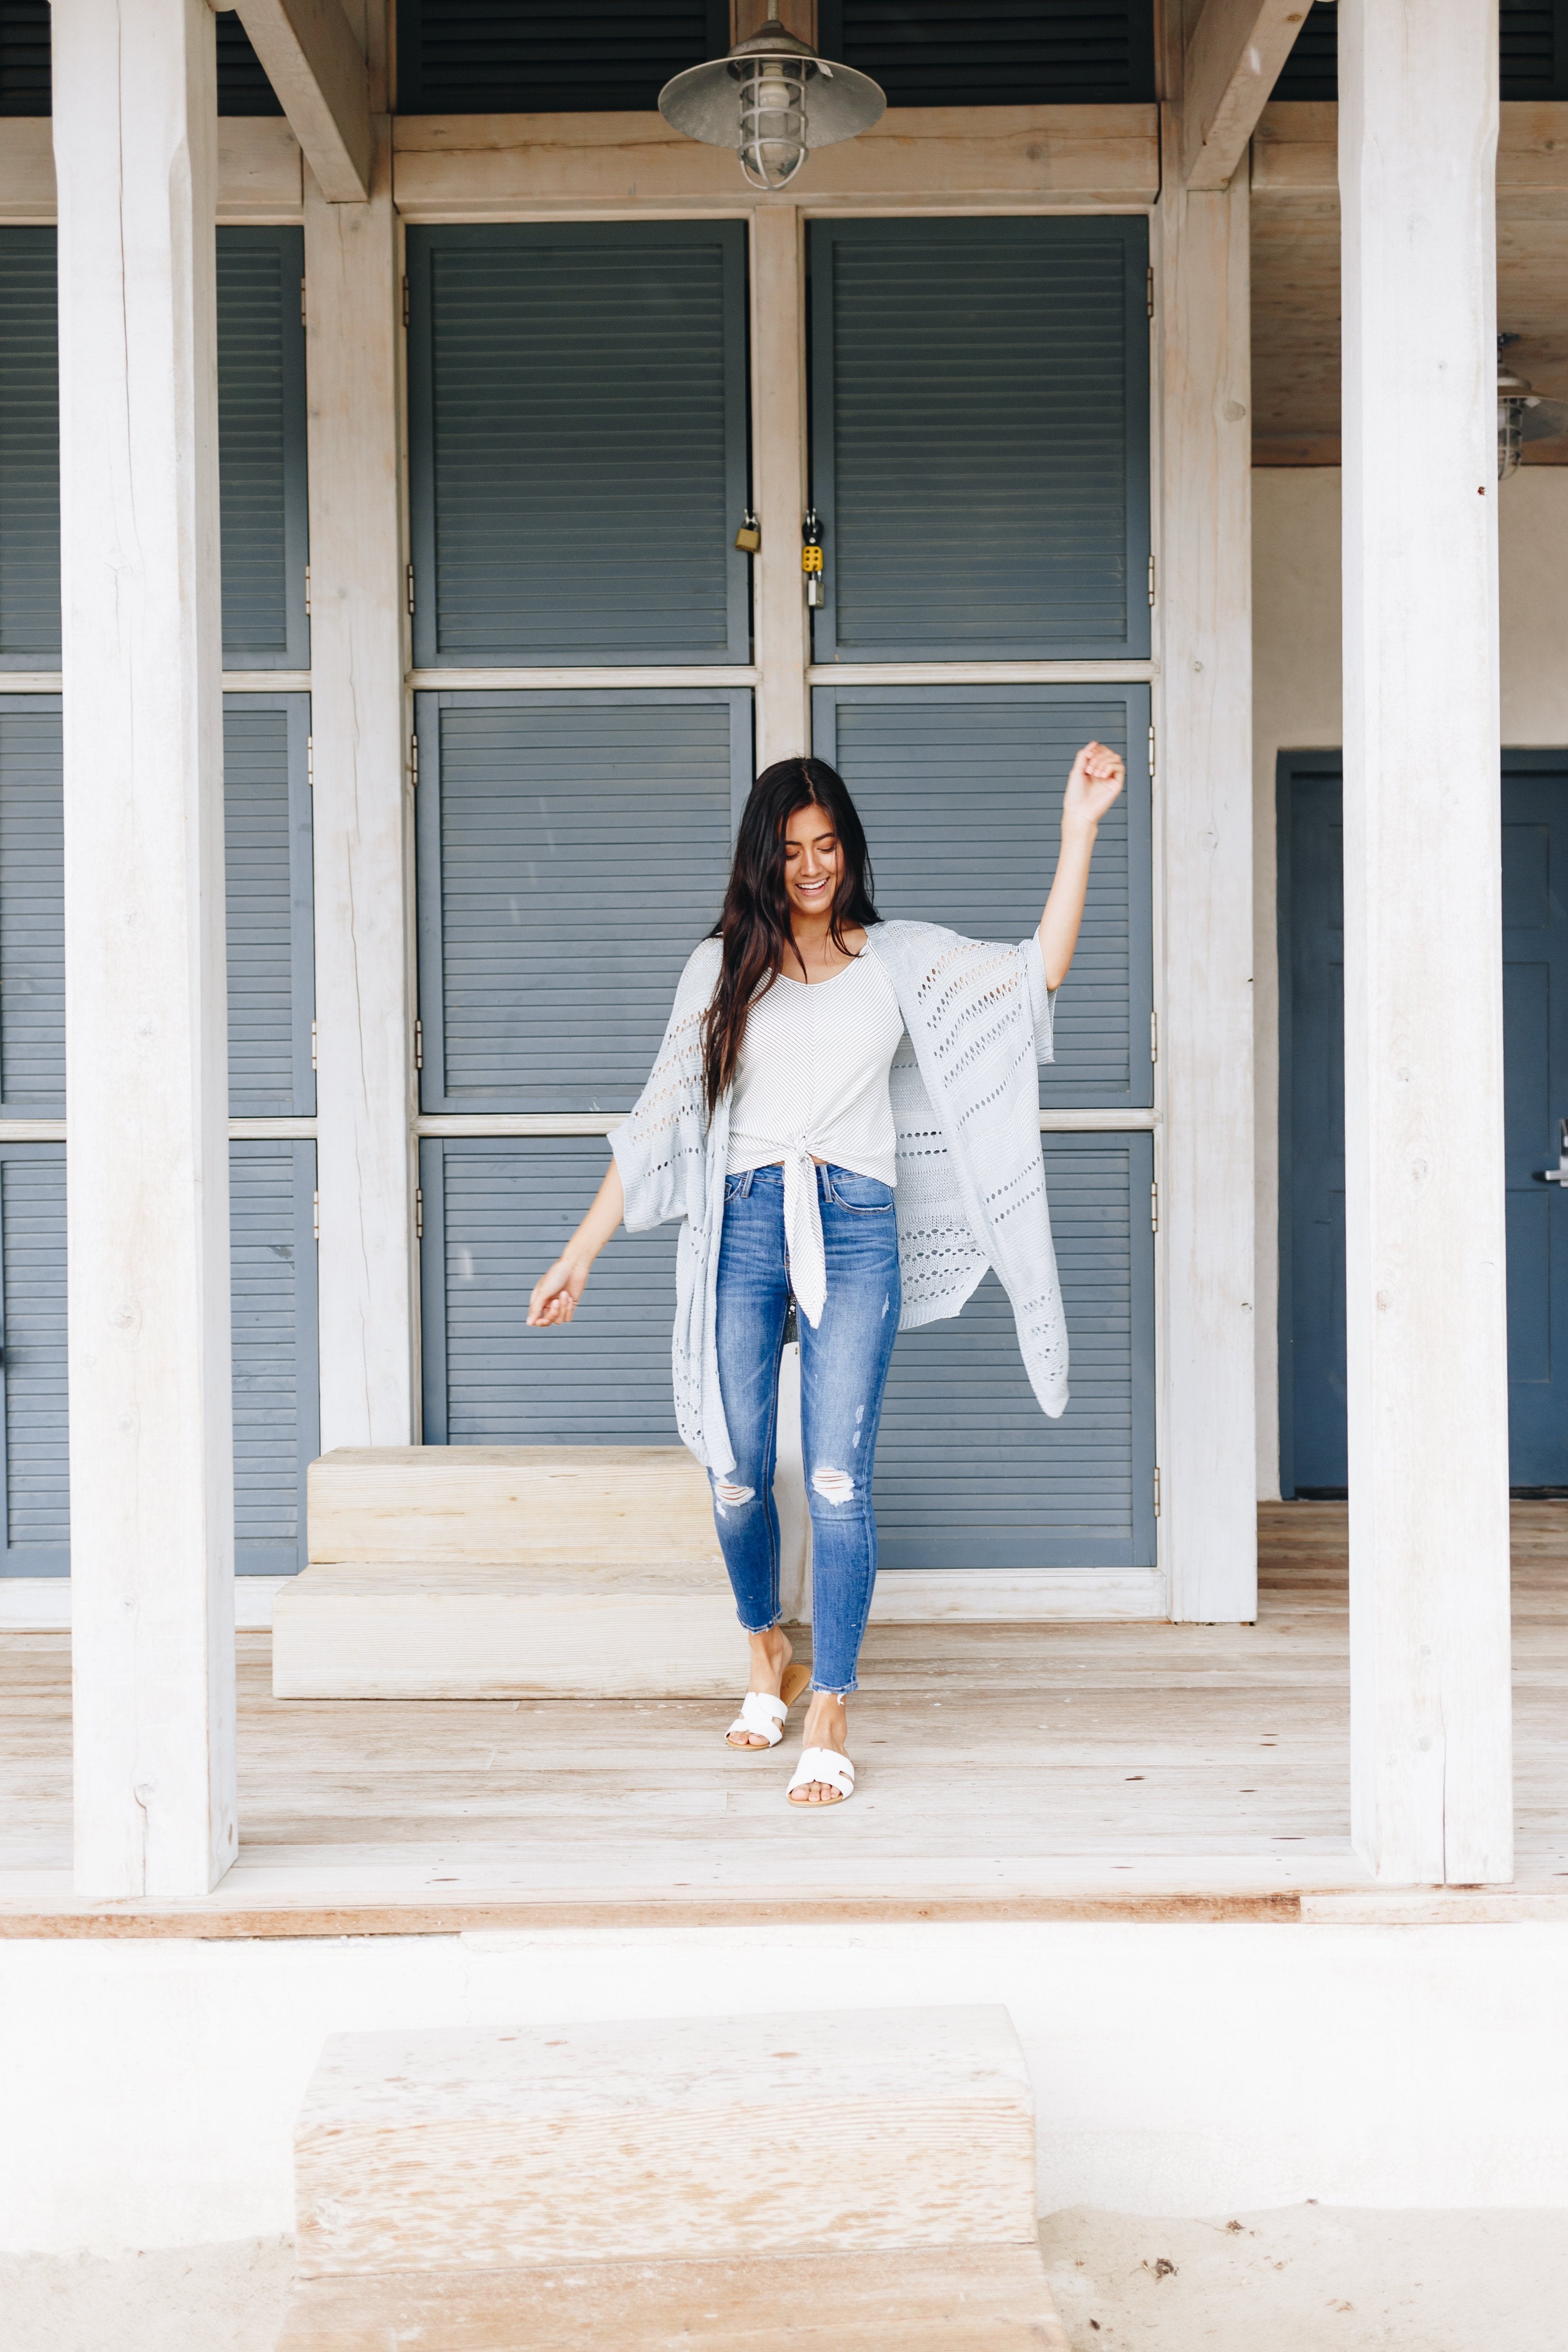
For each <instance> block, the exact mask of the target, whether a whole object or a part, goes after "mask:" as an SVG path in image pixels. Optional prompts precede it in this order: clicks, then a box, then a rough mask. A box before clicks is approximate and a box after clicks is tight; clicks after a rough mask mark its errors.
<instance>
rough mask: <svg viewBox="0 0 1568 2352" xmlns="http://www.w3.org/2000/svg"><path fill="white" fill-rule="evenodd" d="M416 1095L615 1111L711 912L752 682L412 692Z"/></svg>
mask: <svg viewBox="0 0 1568 2352" xmlns="http://www.w3.org/2000/svg"><path fill="white" fill-rule="evenodd" d="M416 726H417V730H418V735H419V806H418V839H419V877H418V889H419V1003H420V1020H421V1024H422V1026H423V1032H424V1048H425V1050H424V1072H423V1076H422V1093H421V1097H420V1099H421V1105H422V1108H424V1109H425V1110H426V1111H535V1112H549V1111H556V1112H561V1111H610V1110H627V1109H629V1108H631V1105H632V1104H633V1103H634V1102H635V1101H636V1099H637V1096H638V1094H639V1093H640V1092H641V1090H642V1087H643V1083H644V1081H645V1079H646V1078H647V1073H648V1070H649V1068H650V1067H651V1066H652V1063H653V1058H654V1055H655V1053H656V1052H657V1051H658V1043H659V1039H660V1037H661V1036H662V1034H663V1032H664V1024H665V1021H666V1019H667V1018H668V1012H669V1006H670V1003H671V1000H672V999H673V997H674V993H675V983H676V981H677V980H678V978H679V974H680V971H681V968H682V966H683V965H684V963H685V961H686V959H687V957H688V956H689V954H690V952H691V950H692V949H693V948H694V947H695V946H696V944H697V942H698V940H700V938H701V937H702V936H703V934H704V933H705V932H706V931H708V930H710V929H711V928H712V925H713V924H714V922H715V921H716V920H717V919H718V914H719V909H720V907H721V903H722V900H723V895H724V883H725V878H726V876H727V874H728V871H729V864H730V842H731V824H732V823H733V821H734V817H735V814H736V812H737V810H738V808H739V805H740V803H741V802H742V800H743V798H744V795H745V793H746V792H747V791H748V789H749V787H750V782H751V772H752V746H751V698H750V696H749V694H747V693H745V692H743V691H742V690H740V689H731V688H721V687H708V688H699V687H692V688H671V689H662V688H661V689H649V690H647V691H637V692H627V693H604V694H600V693H559V694H558V693H554V692H533V691H531V690H530V691H525V692H514V693H503V692H495V693H489V694H480V693H474V694H469V693H456V692H454V693H441V694H435V693H431V694H422V695H420V696H419V697H418V698H417V699H416Z"/></svg>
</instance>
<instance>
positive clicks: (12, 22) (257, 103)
mask: <svg viewBox="0 0 1568 2352" xmlns="http://www.w3.org/2000/svg"><path fill="white" fill-rule="evenodd" d="M49 47H50V44H49V0H0V117H3V116H5V115H8V114H10V115H16V114H47V113H48V112H49V110H50V97H51V93H50V89H49ZM217 110H218V112H219V113H220V114H281V113H282V111H283V109H282V107H281V106H280V105H279V101H278V99H277V96H276V94H275V92H274V90H273V88H272V85H271V83H270V82H269V81H268V79H267V76H266V74H265V73H264V72H263V71H262V68H261V60H260V59H259V58H258V56H257V54H256V51H255V50H254V49H253V48H252V47H251V46H250V37H249V35H248V34H247V32H246V29H245V27H244V26H243V25H242V24H241V23H240V21H239V19H238V17H237V16H233V15H226V16H220V17H219V18H218V20H217Z"/></svg>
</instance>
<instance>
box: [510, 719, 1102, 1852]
mask: <svg viewBox="0 0 1568 2352" xmlns="http://www.w3.org/2000/svg"><path fill="white" fill-rule="evenodd" d="M1123 775H1124V770H1123V766H1122V762H1121V759H1120V758H1119V756H1118V755H1117V753H1116V752H1114V751H1108V750H1107V749H1106V748H1105V747H1104V746H1103V745H1102V744H1100V743H1086V744H1085V746H1084V748H1083V750H1082V751H1080V752H1079V755H1078V757H1077V759H1076V760H1075V761H1073V765H1072V772H1071V774H1070V776H1069V777H1068V785H1067V792H1066V795H1065V798H1064V800H1063V804H1062V825H1061V849H1060V854H1059V856H1058V860H1057V871H1056V878H1055V879H1054V881H1053V882H1052V884H1051V890H1050V896H1049V898H1047V902H1046V909H1045V912H1044V914H1043V915H1042V916H1041V918H1040V923H1039V929H1038V930H1037V931H1036V932H1035V933H1034V934H1033V935H1032V936H1031V937H1030V938H1029V939H1027V940H1025V941H1024V942H1023V944H1022V945H1021V946H1020V947H1017V948H1010V947H994V946H988V945H985V944H984V943H982V942H978V941H975V940H965V939H961V938H960V937H959V936H958V934H957V933H956V932H953V931H947V930H942V929H939V928H938V927H937V926H936V925H935V924H931V923H904V922H893V923H884V922H882V921H880V920H879V917H878V914H877V909H876V908H875V906H874V905H873V904H872V900H871V875H870V868H869V866H868V860H867V854H866V836H865V834H864V833H863V832H862V830H861V826H860V820H859V818H858V816H857V814H856V813H855V807H854V803H852V801H851V800H850V798H849V795H848V793H847V791H846V790H845V787H844V784H843V782H842V781H841V780H840V778H839V777H838V776H837V775H836V774H835V773H834V772H833V770H832V769H831V768H830V767H828V766H827V765H826V763H825V762H824V761H821V760H781V761H778V762H777V764H776V765H775V766H773V767H771V768H768V769H766V770H765V771H764V772H763V774H762V775H760V776H759V777H758V778H757V781H756V782H755V784H754V785H753V786H752V793H751V796H750V798H749V800H748V802H747V803H746V810H745V814H744V815H743V816H742V820H741V831H740V838H739V841H738V843H737V845H736V849H735V860H734V865H733V867H732V869H731V876H730V887H729V889H728V891H727V893H726V895H725V899H724V911H723V913H722V915H721V918H720V920H719V923H718V926H717V928H716V929H715V930H714V931H713V933H712V934H711V936H710V938H708V939H706V940H703V942H702V944H701V945H700V947H699V948H698V949H697V950H696V952H695V953H694V954H693V955H692V957H691V958H690V961H689V962H688V964H687V966H686V970H685V971H684V973H683V974H682V976H681V982H680V986H679V990H678V992H677V994H676V1000H675V1009H674V1011H673V1013H671V1014H670V1019H669V1026H668V1029H667V1031H666V1032H665V1039H664V1044H663V1046H662V1047H661V1049H660V1052H659V1055H658V1061H657V1062H656V1063H655V1065H654V1068H653V1073H652V1076H650V1077H649V1079H648V1082H647V1086H646V1087H645V1088H644V1089H643V1092H642V1095H641V1096H640V1097H639V1098H638V1101H637V1107H636V1108H635V1109H634V1110H633V1111H632V1112H631V1114H630V1116H629V1117H628V1118H626V1121H625V1122H624V1124H623V1125H622V1126H621V1127H619V1128H617V1129H616V1132H615V1134H614V1136H613V1138H612V1144H613V1149H614V1153H615V1158H614V1160H613V1161H612V1164H611V1167H610V1171H609V1173H608V1174H607V1175H606V1176H605V1181H604V1183H603V1184H602V1185H601V1186H600V1188H599V1192H598V1197H597V1198H596V1199H595V1202H594V1205H593V1207H592V1208H591V1209H590V1210H589V1212H588V1213H587V1215H586V1216H585V1217H584V1220H583V1222H582V1223H581V1224H580V1225H579V1226H578V1228H577V1231H576V1233H575V1234H574V1235H573V1237H572V1239H571V1241H570V1242H569V1243H568V1244H567V1246H566V1248H565V1250H564V1252H563V1255H561V1257H560V1258H558V1259H557V1261H556V1263H555V1264H554V1265H552V1267H551V1268H550V1270H549V1272H548V1273H547V1274H545V1275H543V1276H541V1278H540V1280H539V1281H538V1282H537V1283H536V1284H535V1286H534V1289H533V1296H532V1299H531V1303H530V1307H529V1315H528V1319H529V1322H530V1324H531V1325H534V1326H538V1327H548V1326H551V1325H555V1324H563V1323H570V1321H571V1320H572V1317H573V1314H574V1310H575V1308H576V1306H577V1302H578V1300H579V1299H580V1298H581V1297H582V1296H583V1291H584V1285H585V1284H586V1282H587V1279H588V1274H589V1270H590V1268H591V1267H592V1265H593V1263H594V1260H595V1258H596V1257H597V1256H598V1255H599V1252H600V1251H601V1250H602V1249H603V1248H604V1246H605V1243H606V1242H607V1241H608V1240H609V1238H610V1236H611V1235H612V1234H614V1233H615V1232H616V1229H617V1228H618V1227H619V1225H620V1224H621V1223H622V1221H623V1219H624V1220H625V1222H626V1226H627V1228H628V1230H629V1231H631V1232H633V1233H641V1232H644V1231H646V1230H647V1227H649V1226H651V1225H656V1224H660V1223H664V1221H665V1220H666V1219H668V1218H670V1217H679V1218H680V1219H682V1220H683V1221H684V1222H683V1223H682V1225H681V1230H680V1242H679V1259H678V1296H677V1307H676V1322H675V1348H674V1367H675V1402H676V1418H677V1422H678V1423H679V1429H680V1434H681V1436H682V1437H683V1439H684V1440H685V1442H686V1443H687V1444H688V1445H689V1447H690V1448H691V1450H692V1452H693V1453H694V1454H696V1455H697V1458H698V1460H699V1461H700V1462H701V1463H703V1464H704V1465H706V1466H707V1469H708V1472H709V1475H710V1483H711V1486H712V1491H713V1514H714V1522H715V1525H716V1526H717V1528H718V1531H719V1542H720V1545H721V1549H722V1551H723V1554H724V1560H725V1565H726V1566H727V1568H728V1569H729V1571H730V1581H731V1586H732V1587H733V1590H734V1594H735V1604H736V1609H737V1612H738V1614H739V1616H740V1620H741V1622H742V1625H743V1626H744V1627H745V1629H746V1632H747V1633H748V1634H749V1636H750V1638H751V1645H752V1671H751V1681H750V1688H749V1690H748V1692H747V1694H746V1696H745V1699H744V1700H743V1702H742V1708H741V1713H740V1715H739V1716H738V1717H737V1718H736V1720H735V1722H734V1723H733V1724H732V1725H731V1727H730V1731H729V1733H728V1735H727V1736H728V1738H729V1742H730V1745H731V1747H733V1748H773V1747H776V1746H777V1745H778V1743H779V1741H780V1739H781V1738H783V1736H784V1734H783V1725H784V1718H785V1716H786V1714H787V1711H788V1707H789V1705H790V1702H791V1700H792V1699H793V1698H794V1697H795V1695H796V1694H797V1693H798V1691H799V1690H800V1688H801V1687H802V1685H803V1684H804V1682H805V1679H806V1677H805V1669H804V1668H802V1667H798V1666H793V1665H792V1664H791V1648H790V1643H789V1641H788V1638H787V1636H786V1635H785V1633H784V1630H783V1627H782V1625H781V1624H780V1622H779V1618H780V1608H779V1527H778V1516H777V1513H776V1511H775V1509H774V1507H773V1464H774V1455H775V1435H776V1430H775V1424H776V1420H777V1406H778V1376H779V1359H780V1355H781V1353H782V1351H783V1348H784V1328H785V1323H786V1319H787V1317H788V1312H789V1307H790V1305H791V1303H792V1298H793V1302H794V1304H795V1306H796V1307H797V1308H798V1328H799V1333H800V1355H801V1432H802V1439H803V1443H804V1447H805V1465H806V1484H807V1496H808V1500H809V1504H810V1508H811V1528H812V1596H813V1609H812V1644H813V1648H812V1657H813V1673H812V1676H811V1689H812V1698H811V1707H810V1711H809V1713H808V1714H807V1717H806V1722H805V1748H804V1750H803V1753H802V1756H801V1759H800V1764H799V1766H798V1768H797V1769H796V1771H795V1776H794V1778H793V1779H792V1780H791V1781H790V1783H789V1787H788V1790H787V1791H786V1794H787V1796H788V1798H789V1800H790V1801H791V1802H792V1803H793V1804H796V1805H801V1806H810V1805H833V1804H842V1803H843V1801H845V1799H846V1798H847V1797H848V1796H849V1795H850V1794H851V1793H852V1792H853V1790H854V1786H855V1768H854V1766H853V1764H852V1763H851V1762H850V1760H849V1758H848V1755H847V1748H846V1740H847V1715H846V1710H845V1700H846V1698H847V1696H848V1695H849V1693H850V1692H851V1691H853V1690H854V1689H855V1687H856V1669H857V1664H858V1658H859V1653H860V1642H861V1637H862V1635H863V1634H864V1633H865V1630H866V1620H867V1617H868V1613H869V1611H870V1606H871V1589H872V1585H873V1583H874V1582H875V1580H876V1573H877V1525H876V1519H875V1517H874V1516H873V1513H872V1508H871V1477H872V1469H873V1465H874V1461H875V1456H876V1449H877V1426H878V1422H879V1417H880V1413H881V1409H882V1391H883V1387H884V1385H885V1383H886V1381H887V1377H888V1364H889V1359H890V1357H891V1355H892V1349H893V1339H894V1336H895V1334H896V1333H897V1332H898V1331H899V1330H900V1329H908V1328H913V1327H914V1326H916V1325H919V1324H922V1323H928V1322H931V1321H933V1320H935V1319H936V1318H938V1317H941V1316H944V1315H956V1314H957V1313H958V1311H959V1309H960V1308H961V1307H963V1303H964V1301H965V1299H967V1298H968V1297H970V1295H971V1293H972V1292H973V1290H974V1288H975V1286H976V1285H977V1284H978V1283H979V1281H980V1279H981V1276H983V1275H984V1272H985V1269H986V1267H987V1265H994V1267H995V1269H996V1272H997V1275H998V1276H999V1277H1000V1279H1001V1281H1002V1284H1003V1286H1004V1287H1005V1290H1006V1291H1007V1294H1008V1296H1009V1297H1010V1298H1011V1300H1012V1303H1013V1309H1014V1315H1015V1318H1016V1325H1017V1331H1018V1340H1019V1346H1020V1348H1021V1349H1022V1352H1023V1356H1024V1361H1025V1364H1026V1368H1027V1370H1028V1373H1029V1377H1030V1380H1031V1381H1032V1383H1033V1385H1034V1389H1035V1393H1036V1395H1037V1398H1038V1400H1039V1402H1040V1404H1041V1406H1042V1407H1043V1409H1044V1410H1045V1412H1047V1413H1049V1414H1051V1415H1052V1416H1053V1417H1054V1416H1056V1415H1057V1414H1059V1413H1060V1412H1061V1411H1062V1409H1063V1407H1064V1406H1065V1405H1066V1403H1067V1396H1068V1392H1067V1333H1066V1328H1065V1326H1064V1324H1063V1320H1062V1309H1061V1295H1060V1292H1059V1289H1058V1284H1057V1272H1056V1260H1055V1257H1054V1255H1053V1253H1052V1249H1051V1237H1050V1222H1049V1217H1048V1215H1047V1207H1046V1192H1045V1178H1044V1172H1043V1168H1042V1162H1041V1155H1040V1134H1039V1115H1038V1114H1039V1092H1038V1082H1037V1077H1036V1065H1037V1061H1049V1060H1050V1058H1051V1011H1052V1003H1053V1000H1054V998H1055V994H1056V991H1057V990H1058V987H1059V986H1060V985H1061V982H1062V981H1063V979H1064V978H1065V976H1066V973H1067V969H1068V964H1069V963H1070V962H1071V961H1072V954H1073V949H1074V947H1075V945H1076V944H1077V940H1078V933H1079V923H1080V922H1081V920H1082V918H1083V904H1084V894H1085V892H1086V890H1087V888H1088V885H1089V860H1090V857H1091V856H1092V854H1093V849H1094V840H1095V835H1096V832H1097V830H1098V828H1099V824H1100V819H1101V817H1102V816H1103V815H1104V814H1105V812H1106V811H1107V809H1108V808H1110V804H1111V803H1112V802H1113V801H1114V800H1115V798H1116V796H1117V794H1118V793H1119V792H1120V791H1121V785H1122V781H1123ZM955 821H961V819H957V818H956V815H955Z"/></svg>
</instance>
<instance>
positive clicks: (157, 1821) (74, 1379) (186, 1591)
mask: <svg viewBox="0 0 1568 2352" xmlns="http://www.w3.org/2000/svg"><path fill="white" fill-rule="evenodd" d="M54 149H55V163H56V169H57V173H58V187H59V263H60V268H59V335H60V491H61V534H60V539H61V546H60V552H61V572H62V590H63V607H64V654H63V669H64V679H65V910H66V924H65V929H66V1046H67V1073H68V1077H67V1086H68V1118H69V1129H70V1152H69V1175H68V1255H69V1378H70V1454H71V1476H70V1487H71V1548H72V1587H73V1590H72V1601H73V1612H74V1621H75V1622H74V1639H73V1643H72V1656H73V1673H74V1707H75V1776H76V1867H77V1883H78V1886H79V1890H80V1891H81V1892H82V1893H83V1894H88V1895H102V1896H121V1895H125V1896H135V1895H152V1896H161V1897H169V1898H175V1897H184V1896H189V1895H202V1894H205V1893H206V1892H207V1891H208V1890H209V1889H210V1888H211V1887H213V1886H215V1885H216V1884H217V1882H218V1880H219V1879H220V1878H221V1877H222V1875H223V1874H224V1872H225V1871H226V1869H227V1867H228V1865H229V1864H230V1863H231V1862H232V1861H233V1859H234V1855H235V1851H236V1844H237V1829H236V1801H235V1759H234V1717H235V1684H234V1497H233V1437H232V1409H231V1399H230V1370H229V1271H228V1139H227V1137H228V1130H227V1109H228V1105H227V1070H226V1056H227V1042H226V1017H225V1015H226V1008H225V975H224V854H223V750H222V735H221V705H220V677H221V666H222V653H221V642H220V620H219V609H218V504H217V354H216V272H215V260H214V241H213V217H214V211H215V207H216V194H217V115H216V54H215V35H214V26H213V19H212V15H211V12H210V10H209V9H208V7H207V6H206V4H205V0H63V5H61V6H60V7H59V8H58V10H57V11H56V14H55V18H54Z"/></svg>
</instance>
